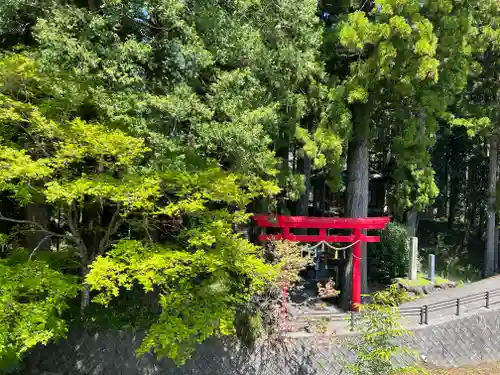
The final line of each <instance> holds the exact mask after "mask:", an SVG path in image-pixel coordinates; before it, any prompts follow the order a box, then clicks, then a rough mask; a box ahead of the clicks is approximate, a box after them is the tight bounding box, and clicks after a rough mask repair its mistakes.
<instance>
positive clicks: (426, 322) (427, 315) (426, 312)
mask: <svg viewBox="0 0 500 375" xmlns="http://www.w3.org/2000/svg"><path fill="white" fill-rule="evenodd" d="M424 308H425V322H424V323H425V324H426V325H429V306H428V305H425V306H424Z"/></svg>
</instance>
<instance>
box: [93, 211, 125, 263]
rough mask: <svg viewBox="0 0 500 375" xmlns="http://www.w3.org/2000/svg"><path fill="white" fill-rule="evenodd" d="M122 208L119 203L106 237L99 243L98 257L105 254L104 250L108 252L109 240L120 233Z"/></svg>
mask: <svg viewBox="0 0 500 375" xmlns="http://www.w3.org/2000/svg"><path fill="white" fill-rule="evenodd" d="M120 208H121V205H120V204H119V203H118V204H117V206H116V211H115V213H114V214H113V217H112V218H111V221H110V222H109V225H108V230H107V231H106V234H105V235H104V237H102V238H101V240H100V241H99V249H98V253H97V254H98V255H102V254H103V253H104V250H106V247H107V246H108V242H109V239H110V238H111V236H112V235H113V234H115V233H116V232H117V231H118V229H119V228H120V225H121V224H122V222H123V220H122V219H121V217H120Z"/></svg>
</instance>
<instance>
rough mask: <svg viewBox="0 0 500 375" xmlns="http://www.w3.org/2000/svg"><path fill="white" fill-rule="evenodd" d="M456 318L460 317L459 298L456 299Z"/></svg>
mask: <svg viewBox="0 0 500 375" xmlns="http://www.w3.org/2000/svg"><path fill="white" fill-rule="evenodd" d="M457 316H460V298H457Z"/></svg>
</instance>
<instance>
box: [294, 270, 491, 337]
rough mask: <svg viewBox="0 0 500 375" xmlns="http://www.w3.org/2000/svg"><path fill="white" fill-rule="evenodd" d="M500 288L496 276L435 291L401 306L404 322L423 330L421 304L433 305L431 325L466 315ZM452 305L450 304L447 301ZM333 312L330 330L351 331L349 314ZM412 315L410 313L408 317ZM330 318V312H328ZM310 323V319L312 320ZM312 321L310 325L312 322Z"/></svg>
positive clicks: (472, 312) (430, 311) (347, 332)
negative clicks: (489, 294)
mask: <svg viewBox="0 0 500 375" xmlns="http://www.w3.org/2000/svg"><path fill="white" fill-rule="evenodd" d="M499 288H500V276H496V277H492V278H489V279H484V280H481V281H478V282H475V283H471V284H466V285H463V286H461V287H457V288H451V289H446V290H443V291H439V292H434V293H432V294H429V295H427V296H425V297H422V298H419V299H417V300H415V301H413V302H408V303H405V304H403V305H401V310H402V311H403V315H404V318H403V325H404V326H405V327H406V328H409V329H419V328H423V327H425V326H422V325H420V313H419V310H420V307H422V306H425V305H429V306H430V308H429V312H428V324H429V325H435V324H441V323H444V322H448V321H452V320H454V319H460V318H461V317H463V316H468V315H472V314H475V313H477V312H478V311H481V310H484V309H485V302H486V300H485V298H483V296H482V295H481V294H482V293H484V296H485V295H486V292H487V291H492V290H494V289H499ZM471 295H478V296H477V297H476V298H472V301H469V299H470V298H468V297H469V296H471ZM457 298H460V299H461V303H460V316H457V315H456V312H457V307H456V303H455V301H456V300H457ZM447 301H449V305H450V306H449V307H447V308H445V309H441V308H439V309H438V310H436V307H438V306H433V305H435V304H438V303H439V304H441V305H443V304H445V302H447ZM447 305H448V304H447ZM489 308H490V309H492V310H493V309H500V293H499V292H497V293H495V295H494V296H492V297H490V303H489ZM343 315H344V316H341V315H340V314H332V315H331V321H330V322H329V323H328V333H335V334H341V335H342V334H349V333H351V332H350V326H349V322H348V320H347V319H348V315H347V314H343ZM407 315H408V316H407ZM325 317H326V315H325ZM309 319H311V320H316V321H318V320H320V319H321V317H320V316H319V315H318V316H316V317H313V316H309V317H304V318H299V321H302V322H305V321H307V320H309ZM309 323H310V322H309ZM309 323H308V324H309ZM290 325H291V326H295V327H300V326H301V324H300V323H297V322H290ZM290 335H291V336H309V335H313V333H312V332H311V333H307V332H306V333H305V332H292V333H291V334H290Z"/></svg>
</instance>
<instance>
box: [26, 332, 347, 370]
mask: <svg viewBox="0 0 500 375" xmlns="http://www.w3.org/2000/svg"><path fill="white" fill-rule="evenodd" d="M141 338H142V335H140V334H132V333H127V332H117V331H109V332H105V333H99V334H95V335H93V336H92V335H90V334H87V333H82V332H75V331H73V332H72V333H71V334H70V335H69V337H68V339H67V340H61V341H59V342H57V343H54V344H51V345H48V346H47V347H41V348H38V349H37V350H36V351H34V352H33V353H32V354H31V355H30V356H29V357H28V358H27V359H26V361H25V362H24V370H23V371H22V374H26V375H118V374H119V375H156V374H158V375H159V374H162V375H165V374H169V375H170V374H172V375H174V374H175V375H195V374H196V375H226V374H227V375H229V374H231V375H240V374H241V375H327V374H328V375H337V374H339V373H340V372H341V365H340V363H338V362H339V361H337V360H336V359H338V355H339V354H340V353H338V348H336V347H335V346H333V347H332V348H334V349H335V350H333V351H332V350H328V347H329V346H330V345H327V346H325V345H324V344H323V345H322V344H321V342H320V341H321V340H318V339H317V338H316V339H314V340H312V339H310V340H309V339H308V340H300V341H297V340H293V339H284V338H279V339H277V340H273V341H268V342H265V343H262V344H260V345H258V346H256V347H255V348H253V349H252V350H248V349H245V348H241V347H240V346H239V345H238V344H237V343H235V342H231V341H230V340H217V339H212V340H209V341H207V342H205V343H204V344H202V345H200V346H199V349H198V350H197V352H196V353H195V355H194V356H193V358H192V359H191V360H189V361H188V362H187V363H186V364H185V365H184V366H181V367H176V366H175V364H173V363H172V362H171V361H170V360H166V359H162V360H159V361H157V360H156V359H155V357H154V356H153V355H152V354H148V355H145V356H142V357H140V358H137V357H136V355H135V348H137V346H138V345H139V343H140V341H141ZM336 357H337V358H336Z"/></svg>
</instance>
